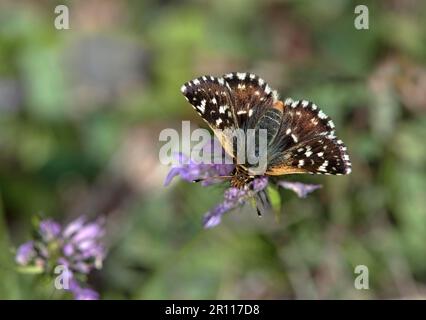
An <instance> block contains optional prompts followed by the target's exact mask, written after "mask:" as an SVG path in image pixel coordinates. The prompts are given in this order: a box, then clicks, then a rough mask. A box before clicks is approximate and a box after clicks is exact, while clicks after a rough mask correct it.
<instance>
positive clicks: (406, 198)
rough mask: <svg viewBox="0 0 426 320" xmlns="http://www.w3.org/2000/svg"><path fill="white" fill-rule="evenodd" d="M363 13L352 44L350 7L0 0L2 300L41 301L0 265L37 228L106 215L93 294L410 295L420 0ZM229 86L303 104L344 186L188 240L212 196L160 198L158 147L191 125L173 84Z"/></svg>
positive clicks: (418, 188)
mask: <svg viewBox="0 0 426 320" xmlns="http://www.w3.org/2000/svg"><path fill="white" fill-rule="evenodd" d="M362 3H363V4H366V5H367V6H368V8H369V29H368V30H356V29H355V28H354V19H355V17H356V15H355V14H354V8H355V6H356V5H357V4H358V3H357V2H356V1H337V0H336V1H331V0H330V1H328V0H327V1H324V0H321V1H297V2H296V1H278V0H267V1H254V0H226V1H225V0H219V1H213V0H204V1H201V0H200V1H196V0H193V1H166V0H163V1H153V0H144V1H112V0H106V1H104V0H80V1H35V0H34V1H19V2H18V1H11V0H9V1H7V0H3V1H1V4H0V61H1V64H0V298H7V299H22V298H29V299H31V298H42V299H46V298H49V297H57V296H56V295H55V294H53V295H48V294H46V293H43V292H40V290H38V289H37V286H38V283H37V281H36V280H35V279H34V277H33V276H31V275H22V274H18V273H17V272H16V271H15V268H14V262H13V259H14V252H13V250H14V248H16V246H17V245H19V244H20V243H22V242H24V241H26V240H28V239H29V237H30V228H31V217H32V216H34V215H36V214H39V215H41V216H44V217H53V218H55V219H57V220H59V221H61V222H68V221H70V220H71V219H73V218H75V217H77V216H79V215H82V214H86V215H88V216H89V217H95V216H97V215H101V214H103V215H105V216H106V217H107V219H108V237H107V239H106V240H107V242H108V246H109V254H108V257H107V259H106V261H105V265H104V268H103V269H102V270H101V271H99V272H95V273H93V274H92V276H91V278H90V285H91V286H92V287H93V288H95V289H97V290H99V291H100V293H101V297H102V298H111V299H124V298H127V299H153V298H159V299H171V298H182V299H192V298H194V299H201V298H208V299H216V298H219V299H220V298H222V299H225V298H229V299H241V298H245V299H266V298H267V299H317V298H323V299H331V298H337V299H351V298H356V299H372V298H426V286H425V284H426V212H425V211H426V210H425V208H426V196H425V190H426V170H425V162H426V66H425V62H426V3H425V2H424V1H420V0H418V1H415V0H412V1H397V0H391V1H374V2H369V1H363V2H362ZM59 4H66V5H68V7H69V9H70V27H71V29H70V30H56V29H55V28H54V19H55V17H56V15H55V13H54V8H55V6H56V5H59ZM231 71H247V72H254V73H257V74H259V75H260V76H261V77H262V78H264V79H265V80H267V81H268V82H269V84H270V85H271V86H272V87H274V88H276V89H278V91H279V92H280V94H281V97H284V98H285V97H292V98H294V99H308V100H312V101H314V102H315V103H316V104H318V105H319V106H320V107H321V108H322V109H323V110H324V112H326V113H327V114H328V115H329V116H330V117H331V118H332V119H333V120H334V122H335V124H336V126H337V134H338V136H339V137H341V138H342V139H343V141H345V143H346V145H347V146H348V150H349V154H350V156H351V160H352V163H353V173H352V174H351V175H350V176H343V177H332V176H307V177H300V176H297V177H295V178H297V179H296V180H298V181H304V182H310V183H321V184H323V186H324V187H323V189H321V190H319V191H317V192H315V193H313V194H312V195H310V196H309V197H308V198H306V199H299V198H297V197H296V196H295V195H294V194H292V193H291V192H290V191H282V197H283V204H284V207H283V212H282V215H281V219H280V221H276V219H275V217H274V216H273V214H269V215H266V216H264V217H262V218H260V219H259V218H258V216H257V215H256V213H255V211H254V210H253V209H252V208H250V207H249V206H248V207H246V208H244V209H242V210H237V211H234V212H232V213H231V214H227V215H226V216H225V217H224V219H223V223H222V224H221V225H220V226H218V227H216V228H214V229H211V230H203V229H202V225H201V219H202V216H203V214H204V213H205V212H206V211H207V210H209V209H210V208H211V207H212V206H213V205H215V204H216V203H217V202H219V201H220V200H221V197H222V192H223V187H220V186H213V187H210V188H202V187H201V186H200V185H198V184H189V183H185V182H180V181H176V182H175V183H173V184H172V185H171V186H169V187H167V188H165V187H163V181H164V177H165V175H166V174H167V171H168V168H167V167H166V166H164V165H161V164H160V163H159V160H158V150H159V148H160V147H161V145H162V144H161V143H160V142H159V140H158V135H159V132H160V131H161V130H162V129H164V128H176V129H178V130H180V127H181V121H182V120H191V122H192V124H193V127H194V128H195V127H196V125H197V124H198V125H199V126H202V127H205V124H204V123H203V122H202V121H201V120H200V118H199V117H198V116H197V114H196V113H195V112H193V110H192V108H191V107H190V106H189V105H188V104H187V103H186V101H185V99H184V98H183V97H182V95H181V93H180V91H179V88H180V86H181V85H182V84H183V83H184V82H186V81H188V80H190V79H193V78H194V77H198V76H201V75H203V74H213V75H221V74H223V73H228V72H231ZM295 178H294V177H290V178H289V179H292V180H295ZM357 265H366V266H367V267H368V268H369V285H370V289H369V290H357V289H355V287H354V280H355V277H356V274H354V268H355V267H356V266H357ZM59 297H60V296H59Z"/></svg>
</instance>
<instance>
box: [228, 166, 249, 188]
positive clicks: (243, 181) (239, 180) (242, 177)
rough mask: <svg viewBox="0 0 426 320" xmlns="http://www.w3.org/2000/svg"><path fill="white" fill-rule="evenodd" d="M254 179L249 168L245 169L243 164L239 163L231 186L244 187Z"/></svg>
mask: <svg viewBox="0 0 426 320" xmlns="http://www.w3.org/2000/svg"><path fill="white" fill-rule="evenodd" d="M253 179H254V177H253V176H251V175H249V173H248V171H247V169H245V168H244V167H243V166H239V165H237V166H236V167H235V170H234V172H233V175H232V179H231V187H234V188H238V189H243V188H245V187H246V186H247V185H248V184H249V183H250V182H251V181H253Z"/></svg>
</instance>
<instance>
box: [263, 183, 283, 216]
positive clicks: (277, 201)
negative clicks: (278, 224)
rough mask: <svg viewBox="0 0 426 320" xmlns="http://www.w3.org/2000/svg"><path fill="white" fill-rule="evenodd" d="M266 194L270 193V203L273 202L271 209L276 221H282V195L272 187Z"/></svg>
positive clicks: (269, 187)
mask: <svg viewBox="0 0 426 320" xmlns="http://www.w3.org/2000/svg"><path fill="white" fill-rule="evenodd" d="M266 192H267V193H268V197H269V201H270V202H271V207H272V210H273V211H274V214H275V219H276V220H277V221H280V218H281V216H280V213H281V195H280V193H279V192H278V190H277V189H276V188H274V187H272V186H268V188H267V190H266Z"/></svg>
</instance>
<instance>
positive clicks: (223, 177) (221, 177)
mask: <svg viewBox="0 0 426 320" xmlns="http://www.w3.org/2000/svg"><path fill="white" fill-rule="evenodd" d="M231 178H232V176H217V177H208V178H201V179H195V180H192V182H203V181H208V180H213V179H224V180H227V179H231Z"/></svg>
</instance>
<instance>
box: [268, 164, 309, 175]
mask: <svg viewBox="0 0 426 320" xmlns="http://www.w3.org/2000/svg"><path fill="white" fill-rule="evenodd" d="M294 173H309V171H308V170H306V169H303V168H297V167H288V166H282V167H276V168H271V169H269V170H268V171H266V174H267V175H270V176H282V175H285V174H294Z"/></svg>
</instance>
